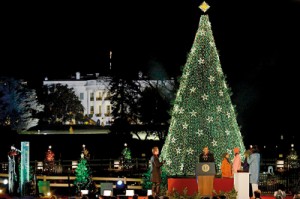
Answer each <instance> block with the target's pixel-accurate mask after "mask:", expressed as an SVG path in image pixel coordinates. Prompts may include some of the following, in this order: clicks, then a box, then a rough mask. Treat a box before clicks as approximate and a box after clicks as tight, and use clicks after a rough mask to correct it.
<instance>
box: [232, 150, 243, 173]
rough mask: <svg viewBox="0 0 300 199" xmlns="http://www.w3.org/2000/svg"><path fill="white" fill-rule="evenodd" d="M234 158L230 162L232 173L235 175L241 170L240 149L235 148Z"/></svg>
mask: <svg viewBox="0 0 300 199" xmlns="http://www.w3.org/2000/svg"><path fill="white" fill-rule="evenodd" d="M233 153H234V158H233V162H232V173H233V174H235V173H237V172H238V171H240V170H241V169H242V159H241V155H240V149H239V148H238V147H235V148H234V149H233Z"/></svg>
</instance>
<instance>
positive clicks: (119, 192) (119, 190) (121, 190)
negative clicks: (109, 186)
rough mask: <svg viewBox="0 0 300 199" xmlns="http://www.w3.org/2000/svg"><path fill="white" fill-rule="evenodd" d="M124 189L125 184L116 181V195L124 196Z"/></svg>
mask: <svg viewBox="0 0 300 199" xmlns="http://www.w3.org/2000/svg"><path fill="white" fill-rule="evenodd" d="M126 188H127V187H126V184H124V182H123V181H122V180H118V181H117V184H116V195H124V194H125V190H126Z"/></svg>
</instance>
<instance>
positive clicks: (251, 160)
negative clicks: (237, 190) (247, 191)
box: [247, 145, 260, 196]
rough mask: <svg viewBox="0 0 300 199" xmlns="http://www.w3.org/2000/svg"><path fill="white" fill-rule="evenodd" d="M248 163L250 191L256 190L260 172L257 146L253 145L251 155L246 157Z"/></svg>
mask: <svg viewBox="0 0 300 199" xmlns="http://www.w3.org/2000/svg"><path fill="white" fill-rule="evenodd" d="M247 162H248V164H249V173H250V178H249V182H250V184H251V186H252V192H253V196H254V191H256V190H258V182H259V173H260V153H259V150H258V147H257V146H256V145H254V146H253V147H252V149H251V155H250V156H249V157H248V158H247Z"/></svg>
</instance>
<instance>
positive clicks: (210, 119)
mask: <svg viewBox="0 0 300 199" xmlns="http://www.w3.org/2000/svg"><path fill="white" fill-rule="evenodd" d="M206 120H207V121H208V123H211V122H213V121H214V120H213V117H211V116H208V117H207V119H206Z"/></svg>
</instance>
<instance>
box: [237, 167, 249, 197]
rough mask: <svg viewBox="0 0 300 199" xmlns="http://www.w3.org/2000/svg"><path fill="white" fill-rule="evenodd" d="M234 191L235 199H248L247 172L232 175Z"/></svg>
mask: <svg viewBox="0 0 300 199" xmlns="http://www.w3.org/2000/svg"><path fill="white" fill-rule="evenodd" d="M233 183H234V189H235V190H236V191H237V199H245V198H249V172H237V173H234V182H233Z"/></svg>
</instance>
